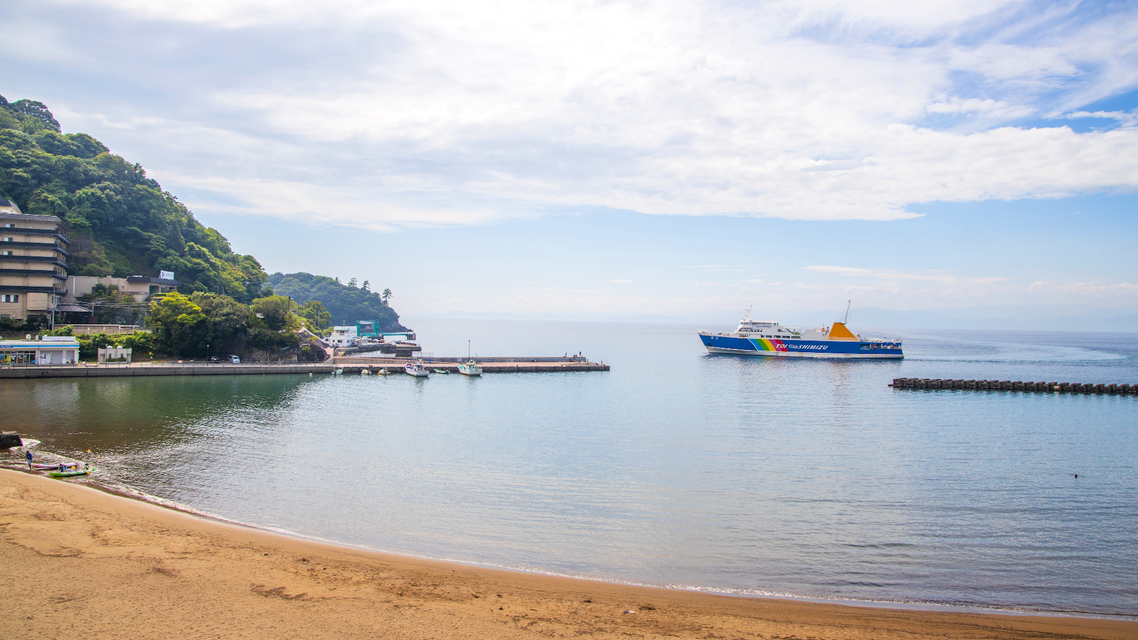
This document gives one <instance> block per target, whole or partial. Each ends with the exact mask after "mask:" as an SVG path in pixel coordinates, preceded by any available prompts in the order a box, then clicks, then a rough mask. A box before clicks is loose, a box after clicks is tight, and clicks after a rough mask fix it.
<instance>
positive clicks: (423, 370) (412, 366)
mask: <svg viewBox="0 0 1138 640" xmlns="http://www.w3.org/2000/svg"><path fill="white" fill-rule="evenodd" d="M403 373H406V374H407V375H409V376H415V377H416V378H426V377H427V376H429V375H431V372H430V371H427V367H425V366H423V361H422V360H412V361H411V362H408V363H407V364H405V365H404V366H403Z"/></svg>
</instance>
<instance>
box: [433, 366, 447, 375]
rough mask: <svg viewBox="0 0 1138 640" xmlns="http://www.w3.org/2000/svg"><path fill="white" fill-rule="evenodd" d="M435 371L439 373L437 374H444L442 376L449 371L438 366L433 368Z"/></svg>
mask: <svg viewBox="0 0 1138 640" xmlns="http://www.w3.org/2000/svg"><path fill="white" fill-rule="evenodd" d="M435 373H437V374H439V375H444V376H445V375H447V374H449V373H450V371H447V370H446V369H439V368H437V367H436V368H435Z"/></svg>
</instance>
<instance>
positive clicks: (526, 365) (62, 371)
mask: <svg viewBox="0 0 1138 640" xmlns="http://www.w3.org/2000/svg"><path fill="white" fill-rule="evenodd" d="M409 361H410V359H408V358H336V360H335V361H334V362H323V363H317V364H206V363H204V362H203V363H181V364H179V363H150V362H146V363H137V362H136V363H133V364H101V365H86V366H84V365H78V366H59V365H45V366H35V365H32V366H26V367H9V368H0V380H2V379H13V378H104V377H106V378H111V377H131V376H249V375H282V374H305V373H323V374H330V373H332V372H333V371H336V370H341V371H342V372H343V373H344V374H345V375H349V374H356V375H359V374H360V373H361V372H363V371H368V372H370V373H378V372H379V370H380V369H386V370H387V371H388V372H389V373H398V374H402V373H403V365H404V364H406V363H407V362H409ZM462 361H464V359H460V358H432V359H424V360H423V362H424V363H425V364H426V366H427V368H428V369H432V370H433V369H442V370H445V371H448V372H453V373H457V372H458V363H459V362H462ZM478 364H479V366H480V367H482V372H483V373H560V372H566V371H608V370H609V366H608V365H607V364H604V363H596V362H588V361H585V360H583V359H580V358H577V359H573V358H487V359H485V360H483V359H481V358H479V359H478Z"/></svg>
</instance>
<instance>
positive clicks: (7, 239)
mask: <svg viewBox="0 0 1138 640" xmlns="http://www.w3.org/2000/svg"><path fill="white" fill-rule="evenodd" d="M12 240H14V238H10V237H9V238H4V242H12Z"/></svg>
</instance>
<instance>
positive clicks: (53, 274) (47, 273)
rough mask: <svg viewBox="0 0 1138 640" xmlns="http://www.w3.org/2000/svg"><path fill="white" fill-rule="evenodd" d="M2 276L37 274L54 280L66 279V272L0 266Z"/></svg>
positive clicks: (0, 275)
mask: <svg viewBox="0 0 1138 640" xmlns="http://www.w3.org/2000/svg"><path fill="white" fill-rule="evenodd" d="M4 276H23V277H28V276H31V277H36V276H39V277H41V278H49V277H50V278H55V279H56V280H67V274H66V273H60V272H58V271H55V270H54V269H53V270H50V271H49V270H47V269H4V268H0V278H2V277H4Z"/></svg>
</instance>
